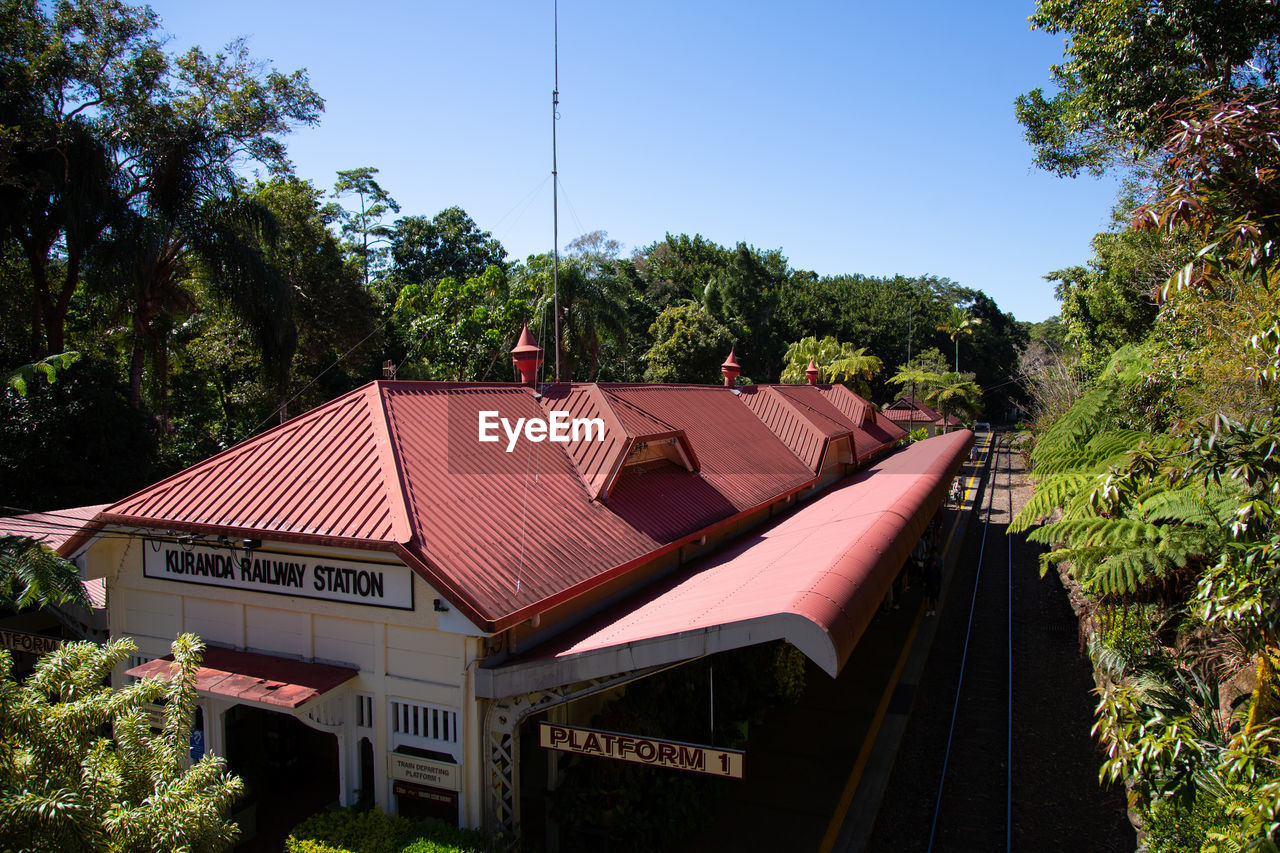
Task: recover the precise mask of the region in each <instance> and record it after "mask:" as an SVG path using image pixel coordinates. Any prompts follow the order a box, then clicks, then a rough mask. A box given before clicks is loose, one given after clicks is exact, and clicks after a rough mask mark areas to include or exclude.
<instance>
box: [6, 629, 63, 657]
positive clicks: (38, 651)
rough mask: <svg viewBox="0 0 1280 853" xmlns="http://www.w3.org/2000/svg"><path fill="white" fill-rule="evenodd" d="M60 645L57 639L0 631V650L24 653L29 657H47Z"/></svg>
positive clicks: (20, 632)
mask: <svg viewBox="0 0 1280 853" xmlns="http://www.w3.org/2000/svg"><path fill="white" fill-rule="evenodd" d="M61 645H62V640H59V639H58V638H57V637H46V636H45V635H43V634H28V633H27V632H26V631H7V630H0V649H9V650H10V651H15V652H26V653H27V654H29V655H47V654H49V652H52V651H54V650H55V649H57V648H58V647H60V646H61Z"/></svg>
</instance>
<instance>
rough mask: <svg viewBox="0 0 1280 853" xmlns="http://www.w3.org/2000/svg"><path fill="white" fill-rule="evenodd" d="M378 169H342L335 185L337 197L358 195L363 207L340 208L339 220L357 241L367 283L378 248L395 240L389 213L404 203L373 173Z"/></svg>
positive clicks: (377, 256) (356, 247)
mask: <svg viewBox="0 0 1280 853" xmlns="http://www.w3.org/2000/svg"><path fill="white" fill-rule="evenodd" d="M376 174H378V170H377V169H375V168H373V167H372V166H361V167H360V168H358V169H347V170H345V171H341V172H338V180H337V182H335V183H334V185H333V194H334V197H335V198H342V197H343V196H348V195H354V196H356V198H357V199H358V200H359V201H360V209H359V210H358V211H357V210H351V211H348V210H344V209H342V208H338V211H337V216H338V221H339V222H340V223H341V224H342V236H344V237H346V238H348V239H350V240H352V241H353V245H354V247H355V254H356V257H357V258H359V259H360V264H361V267H362V268H363V269H364V286H365V287H368V286H369V266H370V261H375V262H376V261H377V260H378V258H379V257H380V253H379V250H378V249H377V248H375V247H377V246H379V245H382V246H386V245H389V244H390V243H391V235H392V230H391V229H390V228H389V227H387V226H386V225H383V224H382V220H383V219H384V218H385V217H386V216H387V214H388V213H399V212H400V205H399V203H398V202H397V201H396V200H395V199H393V198H392V197H391V196H390V194H389V193H387V191H386V190H384V189H383V188H382V187H381V186H379V185H378V182H377V181H375V180H374V179H373V176H374V175H376Z"/></svg>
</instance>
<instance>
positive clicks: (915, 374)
mask: <svg viewBox="0 0 1280 853" xmlns="http://www.w3.org/2000/svg"><path fill="white" fill-rule="evenodd" d="M943 375H944V374H941V373H934V372H933V371H932V370H925V369H924V368H923V367H904V368H903V369H901V370H899V371H898V372H897V373H896V374H894V375H893V376H891V377H889V381H890V382H891V383H893V384H894V385H901V386H904V388H905V387H906V386H910V387H911V389H912V390H911V396H912V397H914V396H915V395H916V392H917V391H918V392H919V393H920V394H926V393H928V392H929V391H931V390H933V388H935V387H936V386H938V385H939V384H941V382H942V377H943Z"/></svg>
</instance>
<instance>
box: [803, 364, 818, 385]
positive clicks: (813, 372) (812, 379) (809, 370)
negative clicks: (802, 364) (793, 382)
mask: <svg viewBox="0 0 1280 853" xmlns="http://www.w3.org/2000/svg"><path fill="white" fill-rule="evenodd" d="M821 373H822V371H821V370H819V369H818V365H816V364H814V363H813V359H809V366H808V367H806V368H805V371H804V377H805V379H808V380H809V384H810V385H817V384H818V376H819V374H821Z"/></svg>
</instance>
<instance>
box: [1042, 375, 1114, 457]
mask: <svg viewBox="0 0 1280 853" xmlns="http://www.w3.org/2000/svg"><path fill="white" fill-rule="evenodd" d="M1121 388H1122V386H1121V384H1120V383H1119V382H1118V381H1116V380H1114V379H1103V380H1101V381H1099V382H1098V384H1097V385H1096V386H1094V388H1093V390H1091V391H1089V392H1088V393H1087V394H1085V395H1084V396H1083V397H1081V398H1080V399H1079V400H1077V401H1076V403H1075V405H1074V406H1072V407H1071V408H1070V409H1068V410H1067V413H1066V414H1065V415H1063V416H1062V417H1061V418H1059V419H1058V422H1057V423H1055V424H1054V425H1053V426H1052V427H1050V428H1049V429H1048V430H1047V431H1046V432H1045V433H1044V434H1043V435H1041V436H1040V437H1039V438H1038V439H1037V441H1036V447H1035V450H1033V451H1032V452H1031V462H1032V465H1033V470H1035V469H1038V468H1040V466H1042V465H1053V464H1054V460H1055V459H1056V458H1057V457H1059V456H1061V455H1063V454H1067V453H1073V452H1076V451H1079V450H1080V449H1081V448H1083V447H1084V445H1085V444H1087V443H1088V441H1089V439H1090V438H1092V437H1093V436H1094V435H1095V434H1096V433H1097V432H1098V430H1099V426H1100V424H1102V423H1103V422H1104V415H1105V414H1107V413H1108V410H1109V409H1111V408H1113V407H1114V406H1115V404H1116V403H1117V402H1118V401H1119V399H1120V391H1121Z"/></svg>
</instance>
